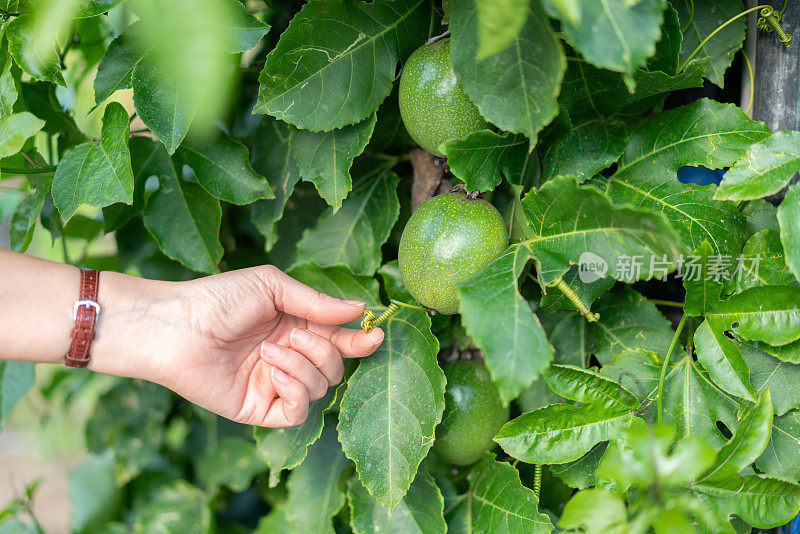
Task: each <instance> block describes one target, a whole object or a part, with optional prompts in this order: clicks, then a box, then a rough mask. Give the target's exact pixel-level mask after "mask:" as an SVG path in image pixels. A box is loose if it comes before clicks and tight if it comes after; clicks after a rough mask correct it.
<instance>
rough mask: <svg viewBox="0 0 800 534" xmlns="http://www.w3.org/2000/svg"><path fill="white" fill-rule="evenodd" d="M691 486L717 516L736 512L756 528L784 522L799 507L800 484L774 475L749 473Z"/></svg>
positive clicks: (790, 517)
mask: <svg viewBox="0 0 800 534" xmlns="http://www.w3.org/2000/svg"><path fill="white" fill-rule="evenodd" d="M692 489H693V490H694V491H695V492H696V493H697V494H698V495H699V497H700V498H701V500H702V501H703V502H705V503H706V504H708V505H709V506H711V508H713V510H714V511H715V512H716V513H717V514H719V515H720V516H722V517H725V518H728V517H730V516H731V515H732V514H736V515H737V516H739V517H740V518H742V519H744V520H745V521H746V522H747V523H748V524H749V525H752V526H753V527H756V528H773V527H777V526H780V525H783V524H786V523H788V522H789V521H790V520H792V519H793V518H794V517H795V516H796V515H797V513H798V512H799V511H800V487H799V486H797V485H796V484H792V483H790V482H785V481H783V480H777V479H774V478H767V477H760V476H758V475H750V476H746V477H741V478H730V479H727V480H724V481H718V482H709V483H702V484H693V485H692Z"/></svg>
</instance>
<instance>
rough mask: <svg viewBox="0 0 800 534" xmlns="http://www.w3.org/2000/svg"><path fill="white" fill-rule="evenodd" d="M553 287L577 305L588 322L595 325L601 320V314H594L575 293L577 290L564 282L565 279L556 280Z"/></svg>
mask: <svg viewBox="0 0 800 534" xmlns="http://www.w3.org/2000/svg"><path fill="white" fill-rule="evenodd" d="M553 286H554V287H557V288H558V289H559V290H560V291H561V292H562V293H564V296H565V297H567V298H568V299H569V301H570V302H571V303H572V304H574V305H575V307H576V308H578V311H579V312H581V315H583V316H584V317H586V320H587V321H589V322H590V323H593V322H595V321H597V320H598V319H600V314H599V313H592V310H590V309H589V307H588V306H587V305H586V304H584V303H583V301H582V300H581V298H580V297H579V296H578V294H577V293H575V290H574V289H572V288H571V287H569V285H568V284H567V283H566V282H565V281H564V279H563V278H561V277H560V276H559V277H558V278H556V281H555V283H554V284H553Z"/></svg>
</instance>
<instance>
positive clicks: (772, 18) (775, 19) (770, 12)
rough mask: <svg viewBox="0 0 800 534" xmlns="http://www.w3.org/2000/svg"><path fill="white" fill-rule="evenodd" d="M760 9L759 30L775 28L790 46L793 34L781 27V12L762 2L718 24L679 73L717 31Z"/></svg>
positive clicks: (680, 68)
mask: <svg viewBox="0 0 800 534" xmlns="http://www.w3.org/2000/svg"><path fill="white" fill-rule="evenodd" d="M759 9H760V10H761V18H759V19H758V23H757V24H756V27H757V28H758V29H759V30H763V31H773V30H774V31H775V32H777V33H778V40H779V41H780V42H782V43H783V44H784V45H785V46H787V47H788V46H789V42H790V41H791V40H792V36H791V35H789V34H788V33H786V32H785V31H783V28H782V27H781V24H780V14H779V13H775V10H774V9H773V8H772V6H767V5H763V4H762V5H760V6H755V7H751V8H750V9H745V10H744V11H742V12H741V13H739V14H738V15H735V16H733V17H731V18H729V19H728V20H726V21H725V22H723V23H722V24H720V25H719V26H717V29H716V30H714V31H713V32H711V33H709V34H708V36H707V37H706V38H705V39H703V40H702V41H700V44H699V45H697V47H696V48H695V49H694V50H693V51H692V53H691V54H689V57H687V58H686V59H685V60H684V62H683V63H682V64H681V66H680V67H678V72H677V73H678V74H680V73H681V72H683V69H685V68H686V65H688V64H689V62H690V61H691V60H692V59H694V56H696V55H697V53H698V52H699V51H700V50H701V49H702V48H703V47H704V46H705V45H706V43H707V42H708V41H710V40H711V39H712V38H713V37H714V36H715V35H716V34H717V33H719V32H720V31H722V29H723V28H725V26H727V25H728V24H730V23H732V22H733V21H735V20H736V19H738V18H741V17H743V16H745V15H747V14H749V13H752V12H753V11H758V10H759ZM762 20H763V22H762Z"/></svg>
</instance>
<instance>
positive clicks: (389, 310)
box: [361, 299, 425, 332]
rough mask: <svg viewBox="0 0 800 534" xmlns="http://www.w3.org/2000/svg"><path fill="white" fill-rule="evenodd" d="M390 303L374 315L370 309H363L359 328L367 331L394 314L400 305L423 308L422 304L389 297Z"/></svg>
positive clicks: (413, 308)
mask: <svg viewBox="0 0 800 534" xmlns="http://www.w3.org/2000/svg"><path fill="white" fill-rule="evenodd" d="M389 302H390V304H389V305H388V306H387V307H386V309H385V310H384V311H383V313H382V314H380V315H378V316H377V317H375V314H374V313H372V310H364V318H363V319H361V329H362V330H363V331H364V332H369V331H370V330H372V329H373V328H374V327H376V326H378V325H379V324H381V323H382V322H384V321H386V320H387V319H388V318H389V317H391V316H392V315H394V314H395V312H397V310H399V309H400V307H403V308H410V309H412V310H423V311H425V308H423V307H422V306H415V305H413V304H406V303H405V302H400V301H399V300H394V299H389Z"/></svg>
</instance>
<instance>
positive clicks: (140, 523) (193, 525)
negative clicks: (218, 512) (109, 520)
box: [132, 480, 211, 534]
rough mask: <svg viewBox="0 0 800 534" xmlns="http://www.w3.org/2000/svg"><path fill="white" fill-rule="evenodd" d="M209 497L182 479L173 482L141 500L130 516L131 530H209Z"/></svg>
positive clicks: (180, 533)
mask: <svg viewBox="0 0 800 534" xmlns="http://www.w3.org/2000/svg"><path fill="white" fill-rule="evenodd" d="M209 498H210V496H209V495H206V494H204V493H203V492H202V491H200V490H199V489H197V488H196V487H194V486H192V485H191V484H189V483H188V482H187V481H185V480H176V481H174V482H170V483H169V484H167V485H164V486H161V487H159V488H158V489H156V490H155V492H153V493H152V494H151V495H150V496H149V497H148V498H147V499H143V500H142V502H140V503H139V506H137V507H136V509H135V511H134V514H133V518H132V519H133V531H134V532H148V533H153V534H192V533H196V532H198V531H200V532H207V531H208V530H209V529H210V528H211V507H210V506H209Z"/></svg>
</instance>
